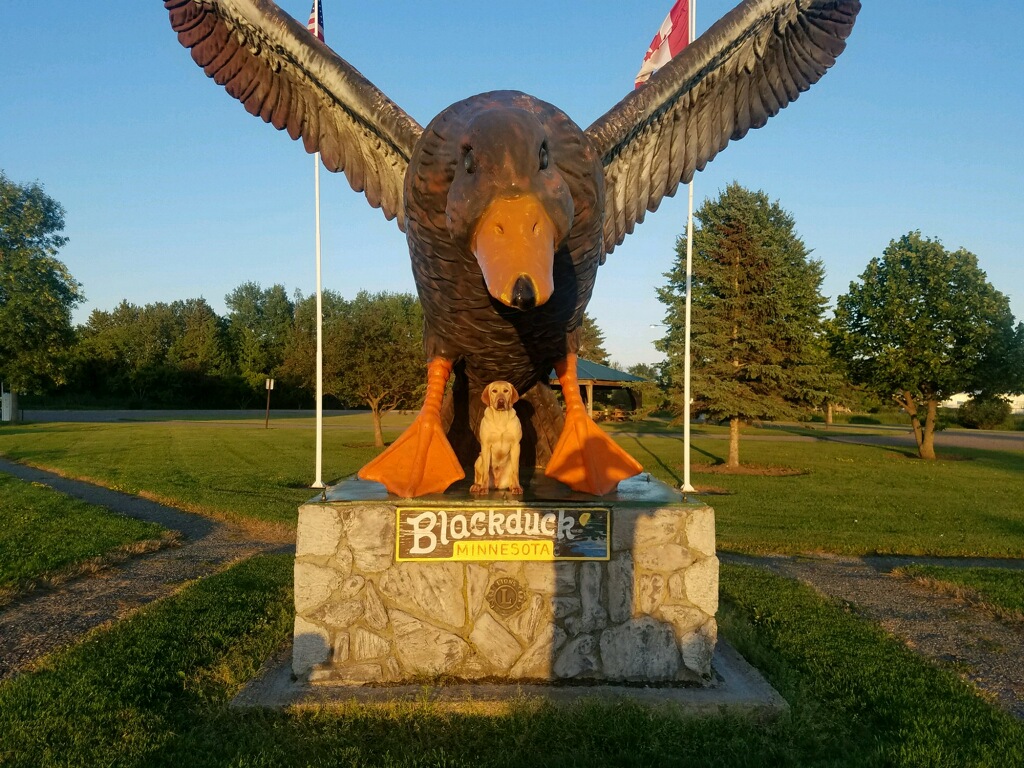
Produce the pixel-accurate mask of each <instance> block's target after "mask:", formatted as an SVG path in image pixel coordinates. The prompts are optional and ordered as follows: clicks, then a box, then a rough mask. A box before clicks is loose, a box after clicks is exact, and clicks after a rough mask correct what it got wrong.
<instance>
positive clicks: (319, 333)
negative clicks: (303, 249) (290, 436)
mask: <svg viewBox="0 0 1024 768" xmlns="http://www.w3.org/2000/svg"><path fill="white" fill-rule="evenodd" d="M306 28H307V29H308V30H309V32H310V34H312V35H313V37H315V38H317V39H318V40H323V39H324V30H323V15H322V12H321V10H320V0H313V9H312V10H311V11H310V12H309V23H308V24H307V25H306ZM313 189H314V197H315V211H316V479H315V480H313V484H312V486H311V487H313V488H326V487H327V485H326V484H325V483H324V477H323V476H324V301H323V282H322V280H321V273H320V263H321V259H320V256H321V249H320V153H319V152H317V153H316V154H314V155H313Z"/></svg>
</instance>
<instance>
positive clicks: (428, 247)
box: [164, 0, 860, 497]
mask: <svg viewBox="0 0 1024 768" xmlns="http://www.w3.org/2000/svg"><path fill="white" fill-rule="evenodd" d="M164 6H165V7H166V9H167V11H168V14H169V19H170V23H171V27H172V28H173V29H174V30H175V32H176V33H177V35H178V40H179V41H180V42H181V44H182V45H183V46H185V47H186V48H188V49H189V50H190V51H191V54H192V58H193V59H194V60H195V62H196V63H197V64H198V65H199V66H200V67H202V68H203V70H204V71H205V72H206V74H207V75H208V76H209V77H211V78H213V79H214V80H215V81H216V82H217V83H219V84H220V85H222V86H223V87H224V88H225V90H226V91H227V92H228V93H229V94H230V95H231V96H233V97H234V98H236V99H238V100H239V101H240V102H241V103H242V104H243V105H244V106H245V109H246V110H247V111H249V112H250V113H251V114H253V115H257V116H259V117H260V118H261V119H262V120H264V121H266V122H268V123H270V124H272V125H273V126H274V127H276V128H278V129H279V130H285V131H287V132H288V134H289V135H290V136H291V138H293V139H299V138H301V139H302V141H303V144H304V146H305V148H306V150H307V151H308V152H311V153H312V152H318V153H320V157H321V159H322V161H323V163H324V165H325V166H326V167H327V168H328V170H331V171H340V172H343V173H344V174H345V176H346V177H347V179H348V181H349V184H350V185H351V187H352V189H353V190H355V191H357V192H362V193H363V194H364V195H365V196H366V200H367V202H368V203H369V204H370V205H371V206H373V207H375V208H380V209H381V211H382V212H383V214H384V216H385V217H386V218H388V219H389V220H391V219H393V220H395V221H397V223H398V226H399V228H400V229H403V230H405V231H406V234H407V238H408V243H409V252H410V255H411V257H412V270H413V275H414V277H415V281H416V286H417V290H418V292H419V296H420V300H421V302H422V305H423V312H424V318H425V320H424V339H425V346H426V350H425V351H426V358H427V386H426V396H425V398H424V403H423V408H422V410H421V411H420V415H419V416H418V417H417V419H416V421H415V422H414V423H413V425H412V426H411V427H410V428H409V429H407V430H406V431H405V432H404V433H403V434H402V435H401V436H400V437H399V438H398V439H397V440H396V441H395V442H394V443H392V445H391V446H390V447H389V448H388V449H387V450H386V451H385V452H384V453H383V454H381V455H380V456H378V457H377V458H376V459H374V460H373V461H371V462H370V463H369V464H367V465H366V466H365V467H363V469H362V470H360V472H359V476H360V477H362V478H364V479H369V480H377V481H379V482H381V483H383V484H384V485H385V487H386V488H387V489H388V491H390V492H391V493H393V494H395V495H398V496H404V497H414V496H422V495H425V494H430V493H439V492H443V491H444V490H445V489H447V488H448V487H449V486H450V485H451V484H452V483H454V482H456V481H457V480H459V479H461V478H463V477H464V476H465V471H464V466H466V462H465V461H464V460H460V457H459V456H457V455H456V452H455V451H454V450H453V449H452V445H451V443H450V441H449V439H448V438H449V436H456V437H460V438H461V437H462V436H466V435H471V433H472V432H473V429H474V427H475V423H476V422H477V421H478V414H474V413H473V411H472V409H473V407H474V403H478V402H479V398H478V397H477V395H479V393H480V391H481V390H482V389H483V388H484V386H486V385H487V384H488V383H489V382H490V381H494V380H503V381H509V382H511V383H512V384H513V385H514V386H515V387H516V389H517V390H518V391H519V392H522V393H524V398H523V399H524V400H526V401H527V405H532V404H533V403H532V401H531V400H530V397H529V393H530V390H531V388H534V385H535V384H537V383H538V382H542V381H543V382H546V380H547V377H548V375H549V372H550V371H551V369H552V368H554V370H555V373H556V374H557V376H558V378H559V383H560V385H561V388H562V395H563V400H564V403H565V415H564V420H563V419H562V416H561V413H560V411H559V409H558V408H555V407H554V406H553V405H552V399H553V398H551V397H550V391H549V390H547V388H546V386H538V387H536V390H538V391H539V392H541V393H544V392H547V393H548V395H547V400H546V401H545V402H540V401H538V404H539V410H540V411H541V412H543V414H544V415H543V416H542V417H539V418H538V422H539V421H546V422H549V424H552V425H553V424H556V423H559V424H564V426H561V427H560V432H558V434H559V436H558V438H557V444H555V445H554V447H553V448H552V449H551V452H550V458H549V459H548V460H547V462H546V465H545V474H546V475H547V476H548V477H552V478H554V479H556V480H558V481H559V482H562V483H564V484H565V485H567V486H569V487H570V488H572V489H573V490H576V491H581V492H585V493H590V494H594V495H604V494H607V493H610V492H611V491H612V490H613V489H614V488H615V487H616V485H617V484H618V482H619V481H620V480H622V479H625V478H627V477H630V476H632V475H635V474H637V473H638V472H640V470H641V467H640V465H639V464H638V463H637V462H636V461H635V460H634V459H633V458H632V457H631V456H629V455H628V454H627V453H625V451H623V450H622V449H621V448H619V447H618V446H617V445H616V444H615V443H614V441H612V440H611V439H610V438H608V437H607V435H605V434H604V433H603V432H602V431H601V430H600V429H599V428H598V427H597V425H595V424H594V423H593V422H592V421H591V420H590V419H589V418H588V417H587V415H586V408H585V404H584V402H583V400H582V397H581V394H580V391H579V382H578V381H577V376H576V349H577V347H578V332H579V328H580V326H581V325H582V322H583V313H584V310H585V309H586V306H587V303H588V301H589V300H590V296H591V293H592V291H593V288H594V279H595V277H596V272H597V268H598V266H599V265H600V264H601V263H602V262H603V261H604V257H605V255H606V254H607V253H610V252H611V251H612V250H613V249H614V248H615V247H616V246H617V245H618V244H619V243H621V242H622V241H623V239H624V238H625V237H626V236H627V235H629V234H630V233H632V232H633V230H634V228H635V227H636V225H637V224H639V223H641V222H642V221H643V220H644V217H645V215H646V214H647V213H648V212H652V211H655V210H657V208H658V206H659V205H660V203H661V201H662V200H663V199H664V198H666V197H670V196H672V195H674V194H675V192H676V190H677V188H678V186H679V184H681V183H686V182H688V181H690V179H692V178H693V175H694V173H696V172H697V171H700V170H703V169H704V167H705V166H706V165H707V163H709V162H711V160H713V159H714V157H715V156H716V155H717V154H718V152H720V151H721V150H723V149H724V148H725V147H726V146H727V145H728V144H729V142H731V141H737V140H739V139H742V138H743V137H744V136H745V135H746V134H747V132H748V131H750V130H752V129H756V128H760V127H762V126H763V125H765V124H766V123H767V121H768V120H769V118H771V117H772V116H774V115H776V114H777V113H778V112H779V111H780V110H781V109H783V108H785V107H786V106H787V105H788V104H790V103H792V102H793V101H795V100H796V99H797V98H798V97H799V95H800V94H801V93H803V92H804V91H806V90H807V89H808V88H810V87H811V85H813V84H814V83H816V82H817V81H818V80H819V79H820V78H821V77H822V76H823V75H824V74H825V72H826V71H827V70H828V69H829V68H830V67H831V66H832V65H833V64H834V63H835V61H836V57H838V56H839V55H840V54H841V53H842V51H843V50H844V49H845V47H846V38H847V37H848V35H849V34H850V32H851V31H852V29H853V25H854V21H855V19H856V17H857V13H858V12H859V11H860V2H859V0H742V2H740V4H739V5H737V6H736V7H735V8H734V9H733V10H731V11H729V12H728V13H726V14H725V15H724V16H723V17H722V18H720V19H719V20H718V21H716V22H715V23H714V24H712V25H711V27H709V28H708V30H707V31H705V32H704V34H703V35H701V36H700V37H699V38H697V39H696V40H694V41H692V42H691V43H690V44H689V45H688V46H686V48H685V49H683V51H682V52H681V53H679V54H678V55H676V56H675V57H673V58H672V60H671V61H669V62H668V63H666V64H664V66H662V67H661V69H659V70H658V72H657V73H655V74H654V75H653V76H651V78H650V79H649V80H648V81H647V83H646V84H645V85H643V86H641V87H640V88H637V89H634V90H631V91H630V92H629V93H627V94H626V95H625V96H624V97H623V98H622V100H621V101H620V102H619V103H618V104H616V105H614V106H613V107H611V109H609V110H608V111H607V112H605V114H604V115H602V116H601V117H600V118H598V119H597V120H596V121H595V122H594V123H593V124H592V125H591V126H589V127H588V128H587V129H586V130H582V131H581V130H580V128H579V127H578V126H577V125H576V124H575V123H573V121H572V120H570V119H569V118H568V117H567V116H566V115H565V113H564V112H562V111H561V110H559V109H557V108H556V107H554V106H552V105H551V104H548V103H546V102H543V101H540V100H539V99H535V98H533V97H531V96H528V95H526V94H524V93H520V92H516V91H493V92H490V93H484V94H480V95H477V96H473V97H471V98H468V99H465V100H464V101H460V102H457V103H456V104H453V105H452V106H450V107H448V108H447V109H445V110H444V111H443V112H441V113H440V114H439V115H438V116H437V117H435V118H434V120H433V121H431V122H430V123H429V125H428V126H427V127H426V128H425V129H424V128H422V127H421V126H420V125H419V123H417V122H416V121H415V120H414V119H413V118H412V117H410V116H409V115H408V114H407V113H406V112H405V111H404V110H402V109H401V108H400V107H399V106H398V105H397V104H395V103H394V102H393V101H391V100H390V99H389V98H388V97H387V96H386V95H385V94H384V93H383V92H382V91H381V90H380V89H379V88H377V87H376V86H375V85H374V84H373V83H371V82H370V81H369V80H367V79H366V78H365V77H364V76H363V75H362V74H361V73H360V72H359V71H358V70H357V69H356V68H355V67H353V66H352V65H351V64H349V63H348V62H347V61H345V60H344V59H342V58H341V57H340V56H338V55H337V54H336V53H334V52H333V51H332V50H331V49H330V48H328V47H327V46H326V45H325V44H324V43H323V42H322V41H321V40H320V39H318V38H317V37H316V36H313V35H310V34H309V32H308V30H307V29H306V27H305V26H303V25H302V24H300V23H299V22H297V21H296V20H295V19H293V18H292V17H291V16H290V15H288V14H287V13H285V12H284V11H282V10H281V9H280V8H279V7H278V6H277V5H275V4H274V3H273V2H272V0H164ZM813 139H814V140H820V141H827V140H828V137H827V136H818V137H813ZM837 151H841V148H837ZM453 372H454V373H455V385H454V387H453V389H452V392H453V396H452V397H451V398H450V400H449V402H452V401H455V400H456V399H457V397H456V395H457V396H458V398H461V399H460V402H461V403H463V404H464V406H465V407H464V408H463V410H462V411H460V410H459V409H460V406H459V403H458V402H456V403H455V404H454V408H453V415H452V417H451V418H450V419H449V418H448V415H447V411H446V414H445V416H444V417H443V416H442V408H443V407H444V408H446V406H444V402H445V401H444V398H445V391H446V388H447V384H448V381H449V379H450V378H451V375H452V373H453ZM467 390H468V392H467ZM520 403H522V401H520ZM477 407H479V406H477ZM556 411H559V412H558V413H555V412H556ZM445 422H447V423H448V426H446V424H445ZM531 426H536V425H535V424H531V423H530V420H529V419H527V420H525V421H524V423H523V431H524V434H525V433H527V432H528V431H529V430H530V427H531ZM547 431H548V433H549V434H550V430H547ZM556 431H557V430H556ZM538 458H539V457H538Z"/></svg>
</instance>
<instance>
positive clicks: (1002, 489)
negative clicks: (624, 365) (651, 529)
mask: <svg viewBox="0 0 1024 768" xmlns="http://www.w3.org/2000/svg"><path fill="white" fill-rule="evenodd" d="M616 439H617V440H618V442H619V443H620V444H621V445H622V446H623V447H625V448H626V449H627V450H629V451H630V453H632V454H633V455H634V456H636V457H637V459H638V460H639V461H640V462H641V463H643V464H644V467H645V469H647V470H648V471H649V472H651V473H652V474H653V475H654V476H655V477H658V478H660V479H662V480H664V481H666V482H668V483H671V484H675V485H678V484H679V483H680V482H681V479H682V469H681V466H682V463H683V443H682V438H681V437H680V436H678V435H673V436H669V435H643V436H639V437H630V436H625V435H619V436H618V437H617V438H616ZM693 450H694V455H693V458H692V462H693V465H692V476H691V482H692V483H693V484H694V485H695V486H696V487H698V488H700V487H702V486H712V487H714V488H715V489H716V490H717V492H718V493H717V494H716V495H705V496H703V497H702V498H704V499H705V500H706V501H707V502H708V503H709V504H710V505H711V506H713V507H714V508H715V512H716V523H717V526H718V546H719V548H721V549H730V550H737V551H741V552H753V553H763V552H783V553H795V552H809V551H827V552H838V553H846V554H865V553H871V552H880V553H901V554H936V555H986V556H994V557H1021V556H1024V504H1021V501H1020V499H1021V487H1022V484H1024V452H1008V451H1004V452H999V451H975V450H967V449H963V450H958V451H956V454H957V457H958V458H959V459H960V460H939V461H935V462H927V461H921V460H920V459H915V458H910V457H908V456H907V455H906V454H905V453H904V452H903V451H901V450H899V449H895V448H887V447H878V446H865V445H850V444H846V443H834V442H829V441H815V442H787V441H753V440H750V441H746V442H744V443H742V447H741V457H742V460H743V461H744V462H748V463H751V464H760V465H763V466H777V467H787V468H793V469H799V470H803V471H804V472H805V474H801V475H796V476H790V477H766V476H757V475H726V474H709V473H704V472H703V471H702V468H701V466H700V463H702V462H704V463H707V464H714V463H715V462H718V461H720V460H722V459H724V458H725V453H726V452H727V450H728V443H727V442H726V441H725V440H709V439H706V438H701V437H699V436H695V437H694V439H693ZM951 453H952V451H951Z"/></svg>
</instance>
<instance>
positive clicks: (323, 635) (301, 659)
mask: <svg viewBox="0 0 1024 768" xmlns="http://www.w3.org/2000/svg"><path fill="white" fill-rule="evenodd" d="M330 659H331V636H330V633H328V632H327V630H325V629H324V628H323V627H321V626H320V625H319V624H314V623H313V622H311V621H306V620H305V619H304V618H302V617H301V616H296V617H295V634H294V638H293V642H292V674H294V675H296V676H302V675H306V674H308V673H309V671H310V670H312V669H313V668H314V667H316V666H317V665H319V664H326V663H327V662H328V661H330Z"/></svg>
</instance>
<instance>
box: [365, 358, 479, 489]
mask: <svg viewBox="0 0 1024 768" xmlns="http://www.w3.org/2000/svg"><path fill="white" fill-rule="evenodd" d="M451 371H452V363H451V361H450V360H446V359H444V358H441V357H436V358H434V359H433V360H431V361H430V362H429V363H428V364H427V395H426V398H425V399H424V401H423V409H422V410H421V411H420V415H419V416H417V417H416V420H415V421H414V422H413V423H412V424H410V425H409V428H408V429H406V430H405V432H403V433H402V434H401V435H400V436H399V438H398V439H397V440H395V442H393V443H392V444H391V445H390V446H389V447H388V449H387V450H386V451H384V453H382V454H381V455H380V456H378V457H377V458H376V459H374V460H373V461H371V462H370V463H369V464H367V465H366V466H365V467H363V468H362V469H361V470H359V477H360V478H362V479H363V480H376V481H377V482H378V483H382V484H383V485H384V487H385V488H387V489H388V491H389V492H390V493H393V494H395V495H396V496H402V497H404V498H407V499H409V498H413V497H414V496H426V495H427V494H429V493H443V492H444V491H446V490H447V489H448V486H449V485H451V484H452V483H454V482H456V481H458V480H461V479H462V478H464V477H465V476H466V473H465V472H463V471H462V465H460V464H459V460H458V458H456V456H455V451H453V450H452V446H451V444H450V443H449V442H448V438H447V437H446V436H445V434H444V427H443V426H442V424H441V399H442V397H443V396H444V387H445V383H446V382H447V381H448V376H449V375H450V374H451Z"/></svg>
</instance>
